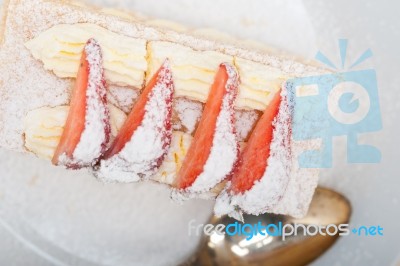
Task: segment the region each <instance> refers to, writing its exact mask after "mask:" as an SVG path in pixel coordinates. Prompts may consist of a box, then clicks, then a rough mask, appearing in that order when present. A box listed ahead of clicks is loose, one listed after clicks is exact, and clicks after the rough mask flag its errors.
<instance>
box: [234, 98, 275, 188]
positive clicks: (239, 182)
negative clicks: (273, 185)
mask: <svg viewBox="0 0 400 266" xmlns="http://www.w3.org/2000/svg"><path fill="white" fill-rule="evenodd" d="M280 102H281V96H280V91H278V92H277V93H276V94H275V96H274V98H273V99H272V101H271V103H270V104H269V105H268V107H267V109H266V110H265V111H264V114H263V115H262V116H261V118H260V120H259V121H258V122H257V125H256V127H255V128H254V130H253V132H252V134H251V136H250V138H249V141H248V142H247V145H246V147H245V148H244V150H243V151H242V153H241V154H240V156H239V161H238V164H237V165H236V167H235V170H234V172H233V175H232V182H231V190H232V192H234V193H236V194H237V193H243V192H245V191H247V190H249V189H251V188H252V187H253V185H254V183H255V182H256V181H258V180H260V179H261V177H262V176H263V175H264V173H265V171H266V169H267V167H268V164H267V161H268V157H269V155H270V145H271V141H272V136H273V130H274V126H273V121H274V119H275V117H276V115H277V114H278V111H279V106H280Z"/></svg>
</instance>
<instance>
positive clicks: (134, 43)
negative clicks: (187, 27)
mask: <svg viewBox="0 0 400 266" xmlns="http://www.w3.org/2000/svg"><path fill="white" fill-rule="evenodd" d="M90 38H95V39H96V40H97V41H98V42H99V43H100V46H101V49H102V52H103V66H104V74H105V78H106V79H107V81H109V82H110V83H113V84H116V85H122V86H133V87H136V88H141V87H142V85H143V80H144V77H145V71H146V69H147V61H146V54H147V51H146V40H143V39H136V38H130V37H126V36H124V35H120V34H116V33H114V32H112V31H109V30H106V29H105V28H102V27H100V26H97V25H95V24H88V23H81V24H74V25H69V24H59V25H56V26H54V27H52V28H50V29H48V30H47V31H45V32H42V33H41V34H39V36H37V37H36V38H34V39H32V40H30V41H28V42H27V43H26V44H25V46H26V47H27V48H28V49H29V50H30V51H31V53H32V55H33V56H34V57H35V58H36V59H39V60H41V61H42V62H43V64H44V68H45V69H47V70H51V71H53V72H54V74H56V75H57V76H59V77H62V78H75V77H76V74H77V72H78V67H79V60H80V58H81V54H82V50H83V47H84V45H85V43H86V42H87V40H88V39H90Z"/></svg>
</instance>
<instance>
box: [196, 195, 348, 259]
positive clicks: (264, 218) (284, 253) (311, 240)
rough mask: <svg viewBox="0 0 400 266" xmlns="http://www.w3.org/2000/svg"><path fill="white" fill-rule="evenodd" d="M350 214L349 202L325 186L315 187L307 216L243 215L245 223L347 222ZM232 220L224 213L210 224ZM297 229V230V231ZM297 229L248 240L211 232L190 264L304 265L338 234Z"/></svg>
mask: <svg viewBox="0 0 400 266" xmlns="http://www.w3.org/2000/svg"><path fill="white" fill-rule="evenodd" d="M350 214H351V206H350V203H349V201H348V200H347V199H346V198H345V197H344V196H343V195H341V194H339V193H337V192H335V191H332V190H330V189H327V188H317V190H316V192H315V194H314V197H313V199H312V202H311V205H310V208H309V211H308V213H307V215H306V216H305V217H304V218H302V219H295V218H291V217H289V216H283V215H260V216H251V215H245V216H244V220H245V222H246V223H249V224H255V223H258V222H259V221H261V223H262V224H264V225H266V224H278V223H279V222H282V224H283V225H284V224H294V223H297V224H304V225H309V224H314V225H325V226H326V225H328V224H335V225H338V224H343V223H344V224H347V223H348V222H349V218H350ZM234 222H236V220H234V219H232V218H229V217H227V216H224V217H221V218H216V217H213V218H212V219H211V222H210V223H212V224H214V225H216V224H225V225H228V224H231V223H234ZM299 232H300V233H299ZM301 232H302V231H301V230H300V231H298V234H297V236H290V237H287V238H286V240H285V241H283V240H282V237H281V236H271V235H266V236H262V235H260V234H258V235H257V236H254V237H253V238H252V239H250V240H246V236H245V235H241V236H238V235H234V236H229V235H228V234H225V235H218V234H216V233H215V234H212V235H211V236H209V237H206V239H205V242H204V244H203V245H202V247H201V249H200V251H199V252H198V253H197V254H196V258H195V260H194V261H193V262H192V263H190V265H306V264H308V263H310V262H311V261H313V260H314V259H316V258H317V257H319V256H320V255H322V253H324V252H325V251H326V250H327V249H328V248H329V247H331V246H332V245H333V243H334V242H335V241H336V240H337V238H338V237H339V235H338V234H336V235H333V236H329V235H326V236H323V235H321V234H316V235H315V236H304V234H303V233H301Z"/></svg>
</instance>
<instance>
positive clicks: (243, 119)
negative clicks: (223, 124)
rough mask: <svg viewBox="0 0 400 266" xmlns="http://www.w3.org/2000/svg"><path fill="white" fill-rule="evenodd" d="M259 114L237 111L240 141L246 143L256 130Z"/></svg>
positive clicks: (237, 129) (236, 120) (237, 128)
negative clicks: (252, 131) (251, 133)
mask: <svg viewBox="0 0 400 266" xmlns="http://www.w3.org/2000/svg"><path fill="white" fill-rule="evenodd" d="M259 117H260V116H259V114H258V113H257V111H254V110H237V111H236V114H235V127H236V134H237V137H238V140H239V141H245V140H246V139H247V137H248V136H249V134H250V132H251V130H252V129H253V128H254V126H255V124H256V122H257V120H258V118H259Z"/></svg>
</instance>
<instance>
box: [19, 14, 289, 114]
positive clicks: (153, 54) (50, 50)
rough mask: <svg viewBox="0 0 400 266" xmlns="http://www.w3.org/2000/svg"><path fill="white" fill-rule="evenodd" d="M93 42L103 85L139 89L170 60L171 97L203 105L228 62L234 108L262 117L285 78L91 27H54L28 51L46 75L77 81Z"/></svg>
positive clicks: (249, 64)
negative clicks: (235, 76) (236, 79)
mask: <svg viewBox="0 0 400 266" xmlns="http://www.w3.org/2000/svg"><path fill="white" fill-rule="evenodd" d="M153 22H154V21H153ZM160 23H161V24H162V23H164V22H162V21H161V22H160ZM160 23H158V24H160ZM155 24H157V23H155ZM168 25H169V24H168ZM168 25H167V26H168ZM182 30H183V29H182ZM91 37H94V38H95V39H96V40H98V42H99V43H100V45H101V48H102V51H103V60H104V74H105V78H106V80H107V81H108V82H109V83H111V84H116V85H120V86H132V87H136V88H141V87H142V85H143V83H144V82H145V77H147V81H148V80H149V79H150V78H151V77H152V75H153V74H154V73H155V72H156V71H157V70H158V68H159V66H160V65H161V64H162V63H163V62H164V60H165V59H166V58H169V59H170V62H171V67H172V71H173V76H174V83H175V97H186V98H188V99H191V100H195V101H199V102H202V103H205V102H206V100H207V98H208V93H209V89H210V86H211V84H212V82H213V79H214V75H215V72H216V71H217V69H218V66H219V64H221V63H223V62H227V63H231V64H234V65H235V66H236V68H237V69H238V72H239V75H240V79H241V84H240V86H239V91H238V97H237V99H236V103H235V105H236V107H237V108H239V109H255V110H260V111H263V110H264V109H265V108H266V106H267V105H268V103H269V102H270V101H271V99H272V96H273V95H274V93H275V92H276V91H278V90H279V88H280V86H281V84H282V81H283V80H284V79H285V78H287V77H285V75H284V74H283V73H282V72H281V71H280V70H278V69H275V68H273V67H271V66H266V65H263V64H260V63H256V62H253V61H249V60H245V59H241V58H238V57H232V56H228V55H226V54H223V53H219V52H215V51H197V50H193V49H191V48H189V47H186V46H183V45H180V44H175V43H171V42H164V41H150V42H148V45H147V47H146V40H143V39H136V38H131V37H127V36H124V35H122V34H116V33H114V32H112V31H109V30H107V29H105V28H102V27H100V26H97V25H95V24H89V23H81V24H74V25H66V24H60V25H56V26H54V27H52V28H50V29H48V30H47V31H44V32H43V33H41V34H39V35H38V36H37V37H35V38H34V39H32V40H30V41H28V42H27V43H26V47H27V48H28V49H29V50H30V51H31V53H32V55H33V56H34V57H35V58H36V59H38V60H41V61H42V62H43V64H44V67H45V69H47V70H51V71H53V72H54V73H55V74H56V75H57V76H59V77H61V78H75V77H76V73H77V71H78V66H79V59H80V55H81V52H82V49H83V46H84V44H85V43H86V41H87V40H88V39H89V38H91ZM147 54H148V57H146V56H147ZM145 73H147V75H145Z"/></svg>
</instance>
